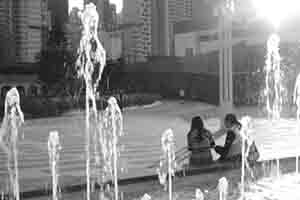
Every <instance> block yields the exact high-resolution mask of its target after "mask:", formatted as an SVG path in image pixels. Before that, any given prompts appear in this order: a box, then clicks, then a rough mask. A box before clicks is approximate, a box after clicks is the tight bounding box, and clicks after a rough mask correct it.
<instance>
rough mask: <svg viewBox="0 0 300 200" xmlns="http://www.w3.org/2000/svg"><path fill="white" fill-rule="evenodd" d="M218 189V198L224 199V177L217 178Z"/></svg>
mask: <svg viewBox="0 0 300 200" xmlns="http://www.w3.org/2000/svg"><path fill="white" fill-rule="evenodd" d="M218 189H219V199H220V200H226V199H227V193H228V181H227V179H226V178H225V177H222V178H220V179H219V183H218Z"/></svg>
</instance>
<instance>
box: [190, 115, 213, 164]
mask: <svg viewBox="0 0 300 200" xmlns="http://www.w3.org/2000/svg"><path fill="white" fill-rule="evenodd" d="M187 140H188V149H189V151H191V152H192V155H191V157H190V164H191V165H201V164H203V163H210V162H212V155H211V151H210V148H212V147H214V146H215V142H214V140H213V137H212V135H211V133H210V132H209V131H208V130H207V129H205V128H204V125H203V121H202V119H201V117H200V116H197V117H194V118H193V119H192V125H191V129H190V131H189V133H188V136H187Z"/></svg>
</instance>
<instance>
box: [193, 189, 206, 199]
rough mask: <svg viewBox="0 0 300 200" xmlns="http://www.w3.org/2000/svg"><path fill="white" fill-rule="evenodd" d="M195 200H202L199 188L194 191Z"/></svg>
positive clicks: (202, 196)
mask: <svg viewBox="0 0 300 200" xmlns="http://www.w3.org/2000/svg"><path fill="white" fill-rule="evenodd" d="M195 200H204V194H203V192H202V191H201V189H200V188H197V189H196V191H195Z"/></svg>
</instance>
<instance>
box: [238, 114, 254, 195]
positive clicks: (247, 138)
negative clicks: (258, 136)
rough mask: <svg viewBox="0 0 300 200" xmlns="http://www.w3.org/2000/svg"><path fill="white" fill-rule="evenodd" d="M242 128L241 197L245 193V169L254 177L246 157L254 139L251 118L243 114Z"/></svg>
mask: <svg viewBox="0 0 300 200" xmlns="http://www.w3.org/2000/svg"><path fill="white" fill-rule="evenodd" d="M241 124H242V130H241V131H240V134H241V136H242V166H241V167H242V170H241V172H242V173H241V197H242V198H244V195H245V178H246V174H245V172H246V170H248V171H249V173H250V176H251V177H252V178H254V174H253V171H252V169H251V167H250V165H249V163H248V157H249V155H250V150H251V146H252V145H253V144H254V140H253V138H252V137H251V135H252V131H253V124H252V119H251V117H249V116H244V117H243V118H242V119H241Z"/></svg>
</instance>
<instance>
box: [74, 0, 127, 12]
mask: <svg viewBox="0 0 300 200" xmlns="http://www.w3.org/2000/svg"><path fill="white" fill-rule="evenodd" d="M109 1H110V3H113V4H116V6H117V13H120V12H121V11H122V8H123V0H109ZM73 7H78V8H79V9H82V8H83V0H69V12H70V11H71V10H72V8H73Z"/></svg>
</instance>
